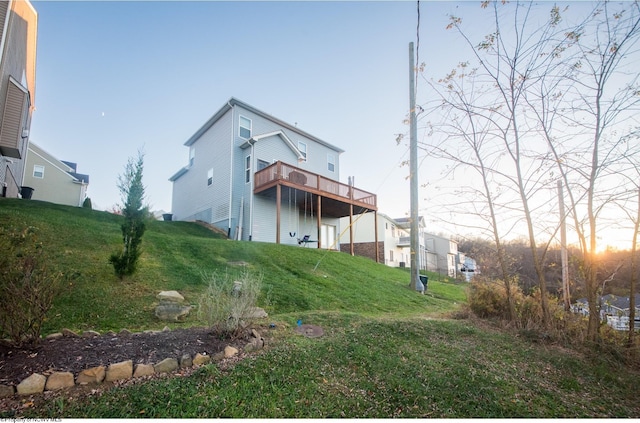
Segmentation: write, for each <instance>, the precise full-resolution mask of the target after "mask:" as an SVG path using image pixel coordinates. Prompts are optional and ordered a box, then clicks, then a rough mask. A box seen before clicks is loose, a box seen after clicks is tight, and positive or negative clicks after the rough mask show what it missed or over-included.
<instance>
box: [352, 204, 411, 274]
mask: <svg viewBox="0 0 640 423" xmlns="http://www.w3.org/2000/svg"><path fill="white" fill-rule="evenodd" d="M375 220H376V215H375V214H373V213H365V214H363V215H361V216H360V215H358V216H356V217H355V218H354V219H353V225H352V227H351V230H349V219H348V218H342V219H341V222H340V227H342V228H344V229H343V232H344V233H343V234H342V236H341V237H340V250H341V251H344V252H349V248H350V243H351V234H353V239H354V254H356V255H358V256H363V257H369V258H371V259H373V260H375V257H376V255H375V254H376V249H375V243H376V233H375V232H374V228H376V227H377V242H378V261H379V262H380V263H384V264H386V265H387V266H391V267H409V266H410V260H411V259H410V254H409V253H410V250H409V246H408V244H407V245H404V244H402V243H401V240H402V241H404V240H405V239H406V238H408V237H409V232H408V231H407V230H405V229H403V228H402V227H401V226H400V225H399V224H398V222H396V221H395V220H394V219H392V218H390V217H389V216H387V215H385V214H382V213H378V214H377V225H376V224H375Z"/></svg>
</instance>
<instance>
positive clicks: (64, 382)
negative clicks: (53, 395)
mask: <svg viewBox="0 0 640 423" xmlns="http://www.w3.org/2000/svg"><path fill="white" fill-rule="evenodd" d="M73 385H74V382H73V373H71V372H54V373H51V374H50V375H49V377H48V378H47V383H46V385H45V386H44V389H46V390H47V391H55V390H57V389H62V388H70V387H72V386H73Z"/></svg>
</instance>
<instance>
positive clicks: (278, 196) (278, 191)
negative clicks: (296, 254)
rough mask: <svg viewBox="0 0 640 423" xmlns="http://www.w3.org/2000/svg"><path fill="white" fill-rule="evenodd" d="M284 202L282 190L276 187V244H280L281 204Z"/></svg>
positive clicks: (278, 186)
mask: <svg viewBox="0 0 640 423" xmlns="http://www.w3.org/2000/svg"><path fill="white" fill-rule="evenodd" d="M281 201H282V188H281V187H280V184H278V185H276V244H280V208H281V206H280V202H281Z"/></svg>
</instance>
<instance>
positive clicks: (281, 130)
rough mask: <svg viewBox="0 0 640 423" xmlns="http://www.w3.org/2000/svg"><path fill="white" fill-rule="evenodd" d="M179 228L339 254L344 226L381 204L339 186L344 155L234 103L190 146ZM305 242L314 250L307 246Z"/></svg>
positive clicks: (181, 176) (176, 200) (178, 180)
mask: <svg viewBox="0 0 640 423" xmlns="http://www.w3.org/2000/svg"><path fill="white" fill-rule="evenodd" d="M184 145H185V146H187V147H189V156H188V157H189V161H188V164H187V165H186V166H185V167H183V168H182V169H180V170H179V171H178V172H176V173H175V174H174V175H173V176H171V178H169V180H170V181H171V182H173V197H172V213H173V219H174V220H202V221H204V222H207V223H210V224H212V225H214V226H216V227H218V228H220V229H223V230H225V231H226V232H227V234H228V236H229V237H230V238H233V239H237V240H249V241H251V240H253V241H262V242H275V243H282V244H291V245H304V246H307V245H312V246H317V247H318V248H331V249H335V248H337V236H338V234H339V233H340V224H339V222H340V218H341V217H344V216H349V215H352V213H353V208H354V207H358V208H365V209H367V210H369V211H374V212H375V211H376V210H377V208H376V196H375V194H371V193H369V192H366V191H363V190H360V189H357V188H355V187H351V186H349V185H346V184H342V183H340V182H339V176H340V175H339V156H340V154H341V153H342V152H343V150H341V149H340V148H338V147H335V146H333V145H331V144H329V143H327V142H325V141H323V140H321V139H319V138H316V137H314V136H313V135H311V134H308V133H306V132H304V131H302V130H300V129H298V128H297V127H296V126H295V125H290V124H288V123H286V122H284V121H282V120H280V119H277V118H275V117H273V116H270V115H268V114H266V113H264V112H262V111H260V110H258V109H256V108H255V107H253V106H250V105H249V104H247V103H244V102H242V101H240V100H237V99H235V98H231V99H230V100H229V101H228V102H227V103H226V104H225V105H223V106H222V107H221V108H220V109H219V110H218V111H217V112H216V113H215V114H214V115H213V116H212V117H211V118H210V119H209V120H208V121H207V122H206V123H205V124H204V125H203V126H202V127H201V128H200V129H198V130H197V131H196V133H195V134H194V135H193V136H192V137H191V138H189V139H188V140H187V141H186V142H185V143H184ZM305 236H307V240H308V241H309V242H307V243H304V242H301V241H302V240H303V239H304V237H305Z"/></svg>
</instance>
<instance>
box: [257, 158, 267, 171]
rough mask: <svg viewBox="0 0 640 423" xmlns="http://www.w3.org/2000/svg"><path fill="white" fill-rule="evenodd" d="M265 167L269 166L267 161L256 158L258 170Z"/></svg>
mask: <svg viewBox="0 0 640 423" xmlns="http://www.w3.org/2000/svg"><path fill="white" fill-rule="evenodd" d="M267 167H269V162H267V161H265V160H260V159H258V171H261V170H262V169H265V168H267Z"/></svg>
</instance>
